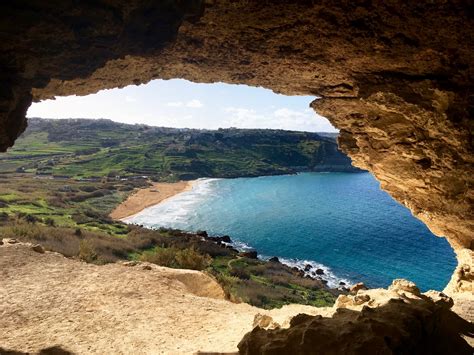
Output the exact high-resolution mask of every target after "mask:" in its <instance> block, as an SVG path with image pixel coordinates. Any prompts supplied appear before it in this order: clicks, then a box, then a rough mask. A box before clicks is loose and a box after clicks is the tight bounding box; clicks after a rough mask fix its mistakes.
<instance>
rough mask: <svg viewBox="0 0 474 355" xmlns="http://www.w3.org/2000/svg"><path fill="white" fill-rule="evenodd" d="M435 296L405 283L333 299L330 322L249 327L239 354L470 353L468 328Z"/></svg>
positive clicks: (472, 328) (304, 318) (318, 319)
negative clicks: (332, 312) (283, 326)
mask: <svg viewBox="0 0 474 355" xmlns="http://www.w3.org/2000/svg"><path fill="white" fill-rule="evenodd" d="M452 305H453V301H452V299H451V298H450V297H448V296H446V295H445V294H443V293H440V292H434V291H430V292H427V293H425V294H420V292H419V290H418V288H417V287H416V286H415V285H414V284H413V283H411V282H408V281H406V280H395V281H394V282H393V284H392V286H390V287H389V288H388V290H385V289H374V290H359V291H358V292H357V294H356V295H353V296H344V295H343V296H339V298H338V300H337V302H336V304H335V306H334V308H335V313H334V315H333V316H332V317H331V318H328V317H324V316H321V315H318V316H309V315H304V314H300V315H298V316H296V317H294V318H293V319H292V320H291V322H290V327H289V328H288V329H263V328H261V327H258V326H257V327H255V328H254V329H253V330H252V331H251V332H250V333H248V334H246V335H245V337H244V338H243V339H242V341H241V342H240V343H239V350H240V353H241V354H246V355H251V354H258V355H261V354H265V355H269V354H471V353H472V347H471V346H470V345H469V343H468V341H466V339H465V338H464V337H466V338H467V337H470V338H469V339H468V340H470V341H471V342H472V334H473V332H474V325H473V324H472V323H469V322H467V321H466V320H464V319H462V318H461V317H459V316H458V315H456V314H455V313H454V312H452V311H450V310H449V309H450V308H451V307H452Z"/></svg>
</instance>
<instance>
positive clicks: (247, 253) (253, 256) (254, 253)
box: [240, 250, 258, 259]
mask: <svg viewBox="0 0 474 355" xmlns="http://www.w3.org/2000/svg"><path fill="white" fill-rule="evenodd" d="M257 255H258V254H257V251H256V250H249V251H243V252H241V253H240V256H243V257H244V258H249V259H257V258H258V257H257Z"/></svg>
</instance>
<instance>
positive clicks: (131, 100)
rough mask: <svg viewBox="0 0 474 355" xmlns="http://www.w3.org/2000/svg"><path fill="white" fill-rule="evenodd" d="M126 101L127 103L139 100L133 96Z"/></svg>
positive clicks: (126, 98)
mask: <svg viewBox="0 0 474 355" xmlns="http://www.w3.org/2000/svg"><path fill="white" fill-rule="evenodd" d="M125 101H126V102H137V99H136V98H134V97H132V96H128V95H127V96H125Z"/></svg>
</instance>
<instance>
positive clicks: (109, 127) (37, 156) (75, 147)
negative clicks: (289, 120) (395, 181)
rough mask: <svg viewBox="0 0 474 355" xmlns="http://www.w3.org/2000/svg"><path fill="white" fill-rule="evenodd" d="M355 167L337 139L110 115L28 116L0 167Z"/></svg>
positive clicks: (140, 172)
mask: <svg viewBox="0 0 474 355" xmlns="http://www.w3.org/2000/svg"><path fill="white" fill-rule="evenodd" d="M312 170H315V171H356V169H355V168H353V167H352V166H351V163H350V160H349V159H348V158H347V157H346V156H345V155H343V154H342V153H341V152H339V151H338V149H337V145H336V142H335V139H334V138H333V137H325V136H322V135H319V134H316V133H307V132H292V131H281V130H240V129H221V130H217V131H206V130H189V129H173V128H160V127H149V126H144V125H126V124H120V123H115V122H112V121H109V120H79V119H77V120H43V119H30V120H29V126H28V128H27V130H26V132H25V133H24V134H23V135H22V136H21V137H20V138H19V139H18V140H17V142H16V143H15V146H14V147H13V148H12V149H10V150H9V151H8V152H7V153H5V154H0V172H3V173H5V172H27V173H33V174H36V175H47V176H61V177H70V178H90V177H103V176H106V175H109V176H114V177H115V176H120V177H125V178H126V177H133V176H147V177H149V178H150V179H152V180H160V181H173V180H179V179H187V180H189V179H195V178H198V177H239V176H260V175H274V174H288V173H294V172H297V171H312Z"/></svg>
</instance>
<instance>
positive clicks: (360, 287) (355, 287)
mask: <svg viewBox="0 0 474 355" xmlns="http://www.w3.org/2000/svg"><path fill="white" fill-rule="evenodd" d="M359 290H367V286H365V284H364V283H363V282H359V283H356V284H355V285H353V286H352V287H351V288H350V290H349V292H350V293H353V294H355V293H357V292H358V291H359Z"/></svg>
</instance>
